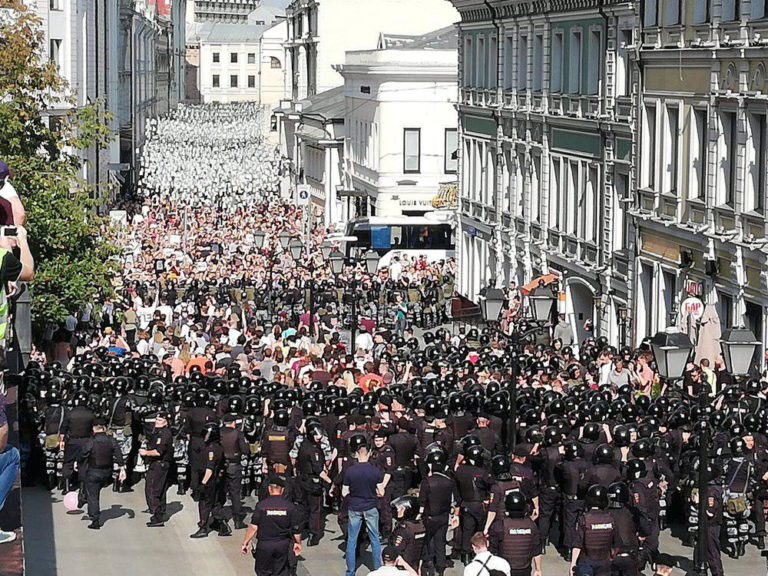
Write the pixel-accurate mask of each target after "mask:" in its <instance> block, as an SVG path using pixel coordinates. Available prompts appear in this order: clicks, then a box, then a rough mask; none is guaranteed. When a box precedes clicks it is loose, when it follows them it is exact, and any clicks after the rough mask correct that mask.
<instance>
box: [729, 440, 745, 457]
mask: <svg viewBox="0 0 768 576" xmlns="http://www.w3.org/2000/svg"><path fill="white" fill-rule="evenodd" d="M729 448H730V449H731V456H734V457H739V456H744V454H745V453H746V451H747V444H746V442H744V439H743V438H741V437H738V436H737V437H736V438H731V442H730V443H729Z"/></svg>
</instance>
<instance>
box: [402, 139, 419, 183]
mask: <svg viewBox="0 0 768 576" xmlns="http://www.w3.org/2000/svg"><path fill="white" fill-rule="evenodd" d="M420 171H421V128H406V129H405V130H403V172H405V173H406V174H417V173H418V172H420Z"/></svg>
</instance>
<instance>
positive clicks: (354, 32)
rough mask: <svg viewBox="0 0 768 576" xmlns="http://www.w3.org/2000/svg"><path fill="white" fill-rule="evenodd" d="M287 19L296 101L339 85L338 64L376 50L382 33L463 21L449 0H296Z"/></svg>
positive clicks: (289, 89) (290, 89)
mask: <svg viewBox="0 0 768 576" xmlns="http://www.w3.org/2000/svg"><path fill="white" fill-rule="evenodd" d="M286 17H287V19H288V41H287V42H286V44H285V49H286V60H287V62H288V63H289V76H288V77H287V80H288V84H287V85H286V98H291V99H293V100H294V101H297V100H302V99H304V98H307V97H309V96H313V95H314V94H319V93H320V92H325V91H326V90H330V89H331V88H334V87H336V86H340V85H341V84H342V83H343V82H344V80H343V79H342V77H341V76H340V75H339V73H338V72H336V71H335V70H334V69H333V66H334V65H336V64H341V63H342V62H344V58H345V56H344V54H345V53H346V52H348V51H350V50H370V49H372V48H375V47H376V43H377V41H378V39H379V35H380V34H381V32H384V31H387V30H397V31H398V33H400V34H426V33H427V32H429V31H430V30H435V29H436V28H439V27H442V26H448V25H450V24H453V23H454V22H456V21H457V20H458V19H459V16H458V13H457V12H456V10H454V9H453V7H452V6H451V5H450V4H449V3H448V2H446V1H445V0H418V2H414V1H413V0H376V1H375V2H360V0H323V2H322V3H320V2H316V1H315V0H294V1H293V2H291V4H290V5H289V6H288V8H287V9H286Z"/></svg>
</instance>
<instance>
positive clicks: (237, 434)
mask: <svg viewBox="0 0 768 576" xmlns="http://www.w3.org/2000/svg"><path fill="white" fill-rule="evenodd" d="M223 420H224V427H223V428H222V430H221V447H222V449H223V450H224V460H225V462H224V472H223V474H224V492H225V495H229V499H230V500H231V502H232V519H233V520H234V521H235V529H236V530H241V529H244V528H246V525H245V523H244V522H243V518H242V510H243V501H242V492H243V488H242V486H243V465H242V461H243V457H244V456H245V455H247V454H248V453H249V452H248V451H249V449H248V444H247V443H246V442H245V436H244V435H243V432H242V430H240V429H239V428H237V423H236V421H237V416H236V415H235V414H233V413H227V414H225V415H224V418H223Z"/></svg>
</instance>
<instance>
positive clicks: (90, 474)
mask: <svg viewBox="0 0 768 576" xmlns="http://www.w3.org/2000/svg"><path fill="white" fill-rule="evenodd" d="M78 467H79V470H80V472H79V473H80V476H81V478H82V480H83V481H82V482H81V485H80V495H79V501H80V503H81V505H82V502H83V501H85V502H87V503H88V517H89V518H90V519H91V523H90V524H89V525H88V528H90V529H92V530H98V529H99V528H101V507H100V505H99V500H100V496H101V489H102V488H104V487H105V486H109V485H110V484H112V470H113V468H114V467H117V469H118V474H117V479H118V480H119V481H120V482H123V481H124V480H125V478H126V473H125V461H124V460H123V453H122V451H121V450H120V445H119V444H118V442H117V440H115V439H114V438H113V437H111V436H108V435H107V422H106V420H104V419H103V418H97V419H96V420H94V422H93V438H90V439H89V440H88V442H87V443H86V445H85V446H84V447H83V450H82V452H81V453H80V459H79V461H78Z"/></svg>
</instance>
